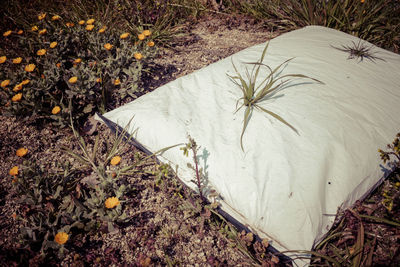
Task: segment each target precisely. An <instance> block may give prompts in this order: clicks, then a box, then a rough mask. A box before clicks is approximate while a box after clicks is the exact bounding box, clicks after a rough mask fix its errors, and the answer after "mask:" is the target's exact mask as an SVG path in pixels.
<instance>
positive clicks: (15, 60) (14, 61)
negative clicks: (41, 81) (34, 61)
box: [12, 57, 22, 64]
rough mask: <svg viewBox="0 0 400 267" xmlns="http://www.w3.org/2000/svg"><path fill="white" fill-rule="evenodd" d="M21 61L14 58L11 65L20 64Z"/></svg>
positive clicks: (19, 58)
mask: <svg viewBox="0 0 400 267" xmlns="http://www.w3.org/2000/svg"><path fill="white" fill-rule="evenodd" d="M21 61H22V57H16V58H14V59H13V60H12V63H14V64H19V63H21Z"/></svg>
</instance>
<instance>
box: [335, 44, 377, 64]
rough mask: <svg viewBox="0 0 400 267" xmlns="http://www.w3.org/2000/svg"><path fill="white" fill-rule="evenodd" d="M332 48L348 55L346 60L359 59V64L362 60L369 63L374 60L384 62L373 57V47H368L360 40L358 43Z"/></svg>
mask: <svg viewBox="0 0 400 267" xmlns="http://www.w3.org/2000/svg"><path fill="white" fill-rule="evenodd" d="M332 47H333V48H335V49H337V50H340V51H343V52H347V53H349V56H348V57H347V59H359V62H361V61H363V60H364V58H366V59H369V60H371V61H375V60H376V59H380V60H383V61H384V59H382V58H380V57H377V56H374V54H375V52H373V51H372V50H371V49H372V47H373V46H372V45H371V46H368V45H367V44H366V43H365V42H361V39H360V40H359V41H358V43H355V42H354V41H352V45H342V47H335V46H332Z"/></svg>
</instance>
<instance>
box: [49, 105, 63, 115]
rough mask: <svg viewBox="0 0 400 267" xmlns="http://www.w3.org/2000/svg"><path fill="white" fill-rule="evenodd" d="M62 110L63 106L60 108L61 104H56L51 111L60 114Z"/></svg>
mask: <svg viewBox="0 0 400 267" xmlns="http://www.w3.org/2000/svg"><path fill="white" fill-rule="evenodd" d="M60 111H61V108H60V107H59V106H55V107H54V108H53V109H52V110H51V113H52V114H53V115H56V114H58V113H59V112H60Z"/></svg>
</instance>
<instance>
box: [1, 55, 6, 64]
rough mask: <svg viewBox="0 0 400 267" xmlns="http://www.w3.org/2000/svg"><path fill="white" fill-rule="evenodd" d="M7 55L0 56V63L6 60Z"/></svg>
mask: <svg viewBox="0 0 400 267" xmlns="http://www.w3.org/2000/svg"><path fill="white" fill-rule="evenodd" d="M6 60H7V57H6V56H1V57H0V64H1V63H4V62H6Z"/></svg>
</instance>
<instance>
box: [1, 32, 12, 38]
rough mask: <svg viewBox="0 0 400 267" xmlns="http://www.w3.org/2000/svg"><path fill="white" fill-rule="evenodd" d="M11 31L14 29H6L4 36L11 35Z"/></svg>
mask: <svg viewBox="0 0 400 267" xmlns="http://www.w3.org/2000/svg"><path fill="white" fill-rule="evenodd" d="M11 33H12V31H6V32H5V33H3V36H4V37H7V36H9V35H10V34H11Z"/></svg>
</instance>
